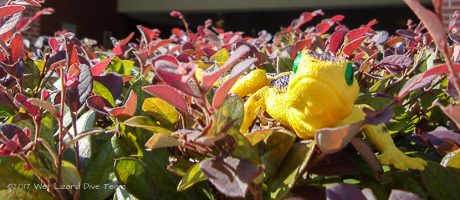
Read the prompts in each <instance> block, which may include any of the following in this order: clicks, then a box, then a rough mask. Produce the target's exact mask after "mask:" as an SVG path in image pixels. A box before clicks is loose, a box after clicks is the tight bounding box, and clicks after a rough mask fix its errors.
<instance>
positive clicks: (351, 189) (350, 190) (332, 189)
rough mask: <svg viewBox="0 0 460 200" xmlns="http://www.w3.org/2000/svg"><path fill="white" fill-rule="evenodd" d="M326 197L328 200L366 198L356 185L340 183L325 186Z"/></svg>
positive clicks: (358, 199)
mask: <svg viewBox="0 0 460 200" xmlns="http://www.w3.org/2000/svg"><path fill="white" fill-rule="evenodd" d="M326 198H327V199H330V200H348V199H353V200H366V197H365V196H364V195H363V193H362V192H361V190H360V189H359V188H358V187H357V186H355V185H349V184H340V183H334V184H332V185H328V186H326Z"/></svg>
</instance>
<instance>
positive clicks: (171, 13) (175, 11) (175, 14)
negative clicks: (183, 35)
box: [169, 10, 182, 17]
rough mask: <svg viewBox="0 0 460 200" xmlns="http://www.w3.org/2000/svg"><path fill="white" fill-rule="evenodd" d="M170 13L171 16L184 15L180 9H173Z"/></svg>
mask: <svg viewBox="0 0 460 200" xmlns="http://www.w3.org/2000/svg"><path fill="white" fill-rule="evenodd" d="M169 15H170V16H171V17H181V16H182V13H181V12H179V11H177V10H173V11H171V12H170V13H169Z"/></svg>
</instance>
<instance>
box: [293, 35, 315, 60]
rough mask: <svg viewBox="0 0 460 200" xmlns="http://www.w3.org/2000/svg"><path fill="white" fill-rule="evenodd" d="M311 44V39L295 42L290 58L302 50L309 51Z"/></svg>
mask: <svg viewBox="0 0 460 200" xmlns="http://www.w3.org/2000/svg"><path fill="white" fill-rule="evenodd" d="M311 44H312V39H311V38H308V39H305V40H298V41H297V42H295V45H294V48H293V50H292V51H291V58H292V59H294V58H295V57H296V56H297V54H298V53H299V51H302V50H304V49H309V48H310V46H311Z"/></svg>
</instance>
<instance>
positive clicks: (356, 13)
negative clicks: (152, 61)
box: [28, 0, 460, 47]
mask: <svg viewBox="0 0 460 200" xmlns="http://www.w3.org/2000/svg"><path fill="white" fill-rule="evenodd" d="M443 1H444V10H445V13H446V14H444V15H445V20H446V21H447V20H448V19H449V16H450V14H448V13H451V12H453V10H455V9H460V0H443ZM421 2H422V3H424V4H425V5H427V6H428V7H430V6H431V1H430V0H421ZM45 7H53V8H54V9H55V13H54V14H53V15H48V16H42V18H41V20H40V21H38V22H37V23H36V24H34V26H33V27H32V29H31V31H29V35H28V37H32V38H33V37H36V36H38V35H53V33H54V32H55V31H58V30H63V29H67V30H69V31H72V32H75V33H76V34H77V36H78V37H79V38H80V39H82V38H85V37H87V38H91V39H95V40H97V41H98V43H99V44H103V45H104V46H106V47H110V45H111V41H110V37H115V38H118V39H121V38H124V37H126V36H127V35H128V34H129V33H130V32H132V31H134V32H136V34H138V32H137V29H136V25H138V24H141V25H144V26H146V27H149V28H158V29H160V30H161V31H162V36H163V37H168V36H169V35H170V33H171V28H173V27H180V28H183V25H182V22H181V21H180V20H178V19H177V18H173V17H170V16H169V13H170V11H171V10H178V11H181V12H182V13H183V14H184V15H185V17H186V20H187V21H188V22H189V24H190V27H191V28H193V30H195V29H196V27H197V25H201V24H204V21H205V20H206V19H212V20H213V25H214V26H216V27H219V28H223V29H224V30H230V31H243V32H245V34H246V35H249V36H255V35H257V32H258V31H260V30H267V31H268V32H270V33H276V32H278V31H279V30H280V27H281V26H284V27H286V26H288V25H289V24H290V22H291V21H292V20H293V19H295V18H298V17H299V15H300V14H301V13H302V12H304V11H313V10H316V9H322V10H323V12H324V13H325V16H324V17H317V18H315V19H316V21H313V22H310V23H311V24H316V23H317V22H319V21H320V20H321V19H323V18H327V17H332V16H334V15H336V14H343V15H345V19H344V20H343V21H342V23H343V24H345V25H347V26H348V27H350V28H356V27H359V26H360V25H362V24H366V23H367V22H369V21H370V20H372V19H374V18H375V19H377V20H378V21H379V23H378V24H377V25H376V26H374V28H375V29H376V30H387V31H389V32H393V31H395V30H396V29H403V28H406V22H407V20H408V19H414V20H415V19H416V17H415V16H414V15H413V13H412V12H411V11H410V10H409V8H408V7H407V6H406V5H405V4H404V3H403V1H402V0H372V1H369V0H325V1H318V0H284V1H280V0H167V1H164V0H93V1H90V0H84V1H76V0H47V1H46V4H45ZM31 12H33V11H31Z"/></svg>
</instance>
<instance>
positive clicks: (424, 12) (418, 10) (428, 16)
mask: <svg viewBox="0 0 460 200" xmlns="http://www.w3.org/2000/svg"><path fill="white" fill-rule="evenodd" d="M404 2H405V3H406V4H407V5H408V6H409V8H410V9H412V11H413V12H414V13H415V15H417V17H418V18H419V19H420V21H422V23H423V25H424V26H425V27H426V29H427V30H428V32H429V33H430V35H431V36H432V37H433V40H434V42H435V43H436V46H438V48H439V50H440V51H441V52H443V53H444V54H446V53H447V52H446V50H447V44H446V38H447V33H446V29H445V28H444V25H443V23H442V21H441V19H440V18H439V16H438V15H436V14H435V13H433V12H432V11H430V10H428V9H426V8H425V7H424V6H423V5H422V4H420V2H419V1H418V0H404Z"/></svg>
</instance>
